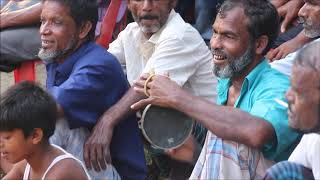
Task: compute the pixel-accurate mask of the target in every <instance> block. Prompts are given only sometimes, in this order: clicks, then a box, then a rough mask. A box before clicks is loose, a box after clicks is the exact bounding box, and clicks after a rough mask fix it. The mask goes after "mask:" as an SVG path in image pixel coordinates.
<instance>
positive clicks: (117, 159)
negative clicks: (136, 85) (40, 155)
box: [46, 42, 146, 179]
mask: <svg viewBox="0 0 320 180" xmlns="http://www.w3.org/2000/svg"><path fill="white" fill-rule="evenodd" d="M46 68H47V89H48V90H49V92H50V93H51V94H52V95H53V96H54V98H55V99H56V101H57V103H58V104H59V105H60V106H61V107H62V109H63V111H64V115H65V117H66V118H67V120H68V123H69V126H70V128H78V127H88V128H89V129H91V128H92V127H93V126H94V125H95V123H96V122H97V120H98V118H99V117H100V116H101V115H102V114H103V112H104V111H105V110H107V109H108V108H109V107H111V106H112V105H113V104H115V103H116V102H117V101H118V100H119V99H120V98H121V97H122V96H123V95H124V93H125V92H126V91H127V90H128V83H127V81H126V79H125V76H124V73H123V71H122V69H121V66H120V64H119V62H118V61H117V60H116V59H115V57H114V56H112V55H111V54H110V53H108V52H107V50H106V49H104V48H102V47H100V46H99V45H96V44H95V43H93V42H89V43H85V44H83V45H82V46H81V47H80V48H78V49H77V50H76V51H75V52H74V53H73V54H71V55H70V56H69V57H68V58H67V59H66V60H65V61H64V62H63V63H62V64H59V63H57V62H53V63H49V64H47V65H46ZM110 149H111V156H112V161H113V165H114V166H115V168H116V169H117V171H118V172H119V174H120V176H121V177H122V178H123V179H145V178H146V164H145V159H144V152H143V145H142V142H141V138H140V134H139V129H138V124H137V120H136V118H135V117H130V118H127V119H124V120H123V121H122V122H121V123H119V124H118V125H117V126H116V127H115V129H114V132H113V138H112V142H111V148H110Z"/></svg>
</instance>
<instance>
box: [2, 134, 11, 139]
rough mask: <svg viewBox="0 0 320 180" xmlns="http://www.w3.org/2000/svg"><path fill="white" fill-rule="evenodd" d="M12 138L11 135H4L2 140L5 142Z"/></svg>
mask: <svg viewBox="0 0 320 180" xmlns="http://www.w3.org/2000/svg"><path fill="white" fill-rule="evenodd" d="M10 138H11V136H10V135H3V136H1V139H3V140H9V139H10Z"/></svg>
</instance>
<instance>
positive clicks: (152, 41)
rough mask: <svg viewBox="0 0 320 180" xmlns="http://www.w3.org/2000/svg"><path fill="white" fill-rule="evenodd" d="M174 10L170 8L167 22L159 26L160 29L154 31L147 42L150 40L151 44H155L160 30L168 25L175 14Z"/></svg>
mask: <svg viewBox="0 0 320 180" xmlns="http://www.w3.org/2000/svg"><path fill="white" fill-rule="evenodd" d="M176 14H177V13H176V12H175V11H174V9H172V10H171V12H170V14H169V17H168V20H167V22H166V23H165V24H164V25H163V26H162V27H161V29H160V30H159V31H158V32H156V33H154V34H153V35H152V36H151V37H150V39H149V40H148V42H151V43H153V44H156V43H157V42H158V40H159V38H160V35H161V32H162V31H163V29H164V28H165V27H166V26H167V25H168V23H169V22H170V21H171V20H172V19H173V18H174V17H175V16H176Z"/></svg>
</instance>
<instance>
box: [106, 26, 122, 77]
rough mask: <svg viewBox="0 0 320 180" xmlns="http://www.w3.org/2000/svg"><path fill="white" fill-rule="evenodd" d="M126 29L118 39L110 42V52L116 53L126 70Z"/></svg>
mask: <svg viewBox="0 0 320 180" xmlns="http://www.w3.org/2000/svg"><path fill="white" fill-rule="evenodd" d="M124 33H125V30H124V31H122V32H120V34H119V35H118V37H117V39H115V40H114V41H113V42H112V43H110V44H109V49H108V52H109V53H111V54H112V55H114V56H115V57H116V58H117V60H118V61H119V63H120V64H121V67H122V69H123V70H124V72H126V60H125V52H124V49H123V47H124V46H123V42H122V39H123V36H124V35H125V34H124Z"/></svg>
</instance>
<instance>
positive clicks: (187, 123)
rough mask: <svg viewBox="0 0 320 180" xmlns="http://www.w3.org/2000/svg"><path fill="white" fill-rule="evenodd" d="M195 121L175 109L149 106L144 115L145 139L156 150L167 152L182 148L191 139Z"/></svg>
mask: <svg viewBox="0 0 320 180" xmlns="http://www.w3.org/2000/svg"><path fill="white" fill-rule="evenodd" d="M193 126H194V120H193V119H191V118H190V117H189V116H187V115H186V114H184V113H182V112H179V111H176V110H174V109H169V108H163V107H159V106H152V105H151V104H150V105H148V106H147V107H146V108H145V109H144V111H143V114H142V119H141V128H142V132H143V135H144V137H145V138H146V139H147V140H148V141H149V143H151V145H153V146H154V147H156V148H159V149H163V150H167V149H173V148H177V147H179V146H181V145H182V144H183V143H184V142H185V141H186V140H187V138H188V137H189V135H190V134H191V132H192V129H193Z"/></svg>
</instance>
